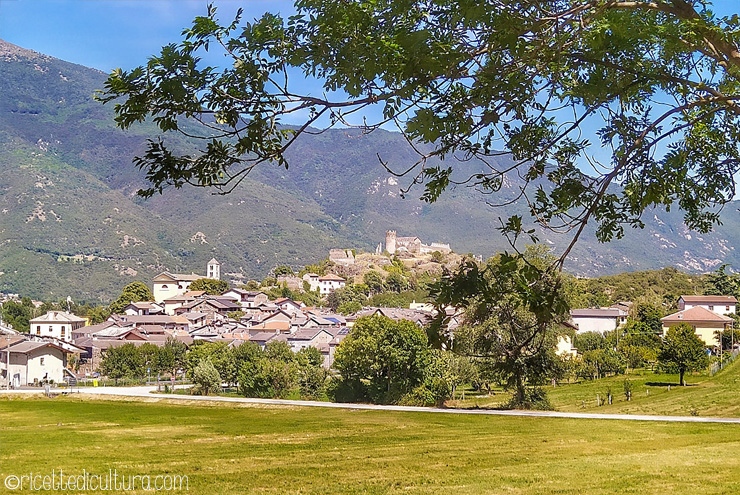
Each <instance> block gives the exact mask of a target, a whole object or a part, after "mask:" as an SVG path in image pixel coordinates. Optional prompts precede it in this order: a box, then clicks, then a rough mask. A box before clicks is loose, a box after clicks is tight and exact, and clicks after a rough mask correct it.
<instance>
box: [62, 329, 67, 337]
mask: <svg viewBox="0 0 740 495" xmlns="http://www.w3.org/2000/svg"><path fill="white" fill-rule="evenodd" d="M66 334H67V332H66V331H65V330H64V327H62V338H65V337H66Z"/></svg>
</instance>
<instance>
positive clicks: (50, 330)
mask: <svg viewBox="0 0 740 495" xmlns="http://www.w3.org/2000/svg"><path fill="white" fill-rule="evenodd" d="M53 331H54V327H53V326H51V325H49V333H51V332H53Z"/></svg>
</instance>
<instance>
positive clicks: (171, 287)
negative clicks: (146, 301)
mask: <svg viewBox="0 0 740 495" xmlns="http://www.w3.org/2000/svg"><path fill="white" fill-rule="evenodd" d="M199 278H205V277H203V276H202V275H196V274H194V273H191V274H189V275H186V274H182V273H170V272H162V273H160V274H159V275H157V276H156V277H154V278H153V279H152V294H153V295H154V300H155V301H156V302H162V301H164V300H165V299H170V298H172V297H175V296H181V295H183V294H185V293H186V292H187V291H188V287H190V284H192V283H193V282H194V281H196V280H198V279H199Z"/></svg>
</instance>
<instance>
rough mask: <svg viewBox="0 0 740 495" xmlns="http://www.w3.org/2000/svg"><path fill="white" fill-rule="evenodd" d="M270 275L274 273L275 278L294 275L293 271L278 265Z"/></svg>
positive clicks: (285, 266) (286, 266)
mask: <svg viewBox="0 0 740 495" xmlns="http://www.w3.org/2000/svg"><path fill="white" fill-rule="evenodd" d="M272 273H274V274H275V276H276V277H285V276H289V275H294V272H293V269H292V268H291V267H289V266H288V265H278V266H276V267H275V268H274V269H273V270H272Z"/></svg>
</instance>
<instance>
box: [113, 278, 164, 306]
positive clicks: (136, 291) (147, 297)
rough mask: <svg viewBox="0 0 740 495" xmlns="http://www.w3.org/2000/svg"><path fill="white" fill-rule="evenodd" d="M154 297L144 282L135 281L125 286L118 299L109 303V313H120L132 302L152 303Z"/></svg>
mask: <svg viewBox="0 0 740 495" xmlns="http://www.w3.org/2000/svg"><path fill="white" fill-rule="evenodd" d="M153 300H154V296H153V295H152V291H151V290H149V286H148V285H146V284H145V283H144V282H140V281H138V280H137V281H135V282H131V283H130V284H127V285H126V286H125V287H124V288H123V290H122V291H121V295H120V296H118V299H116V300H115V301H113V302H112V303H110V307H109V309H110V311H111V313H122V312H123V310H124V308H125V307H126V306H128V305H129V304H131V303H132V302H140V301H153Z"/></svg>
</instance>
